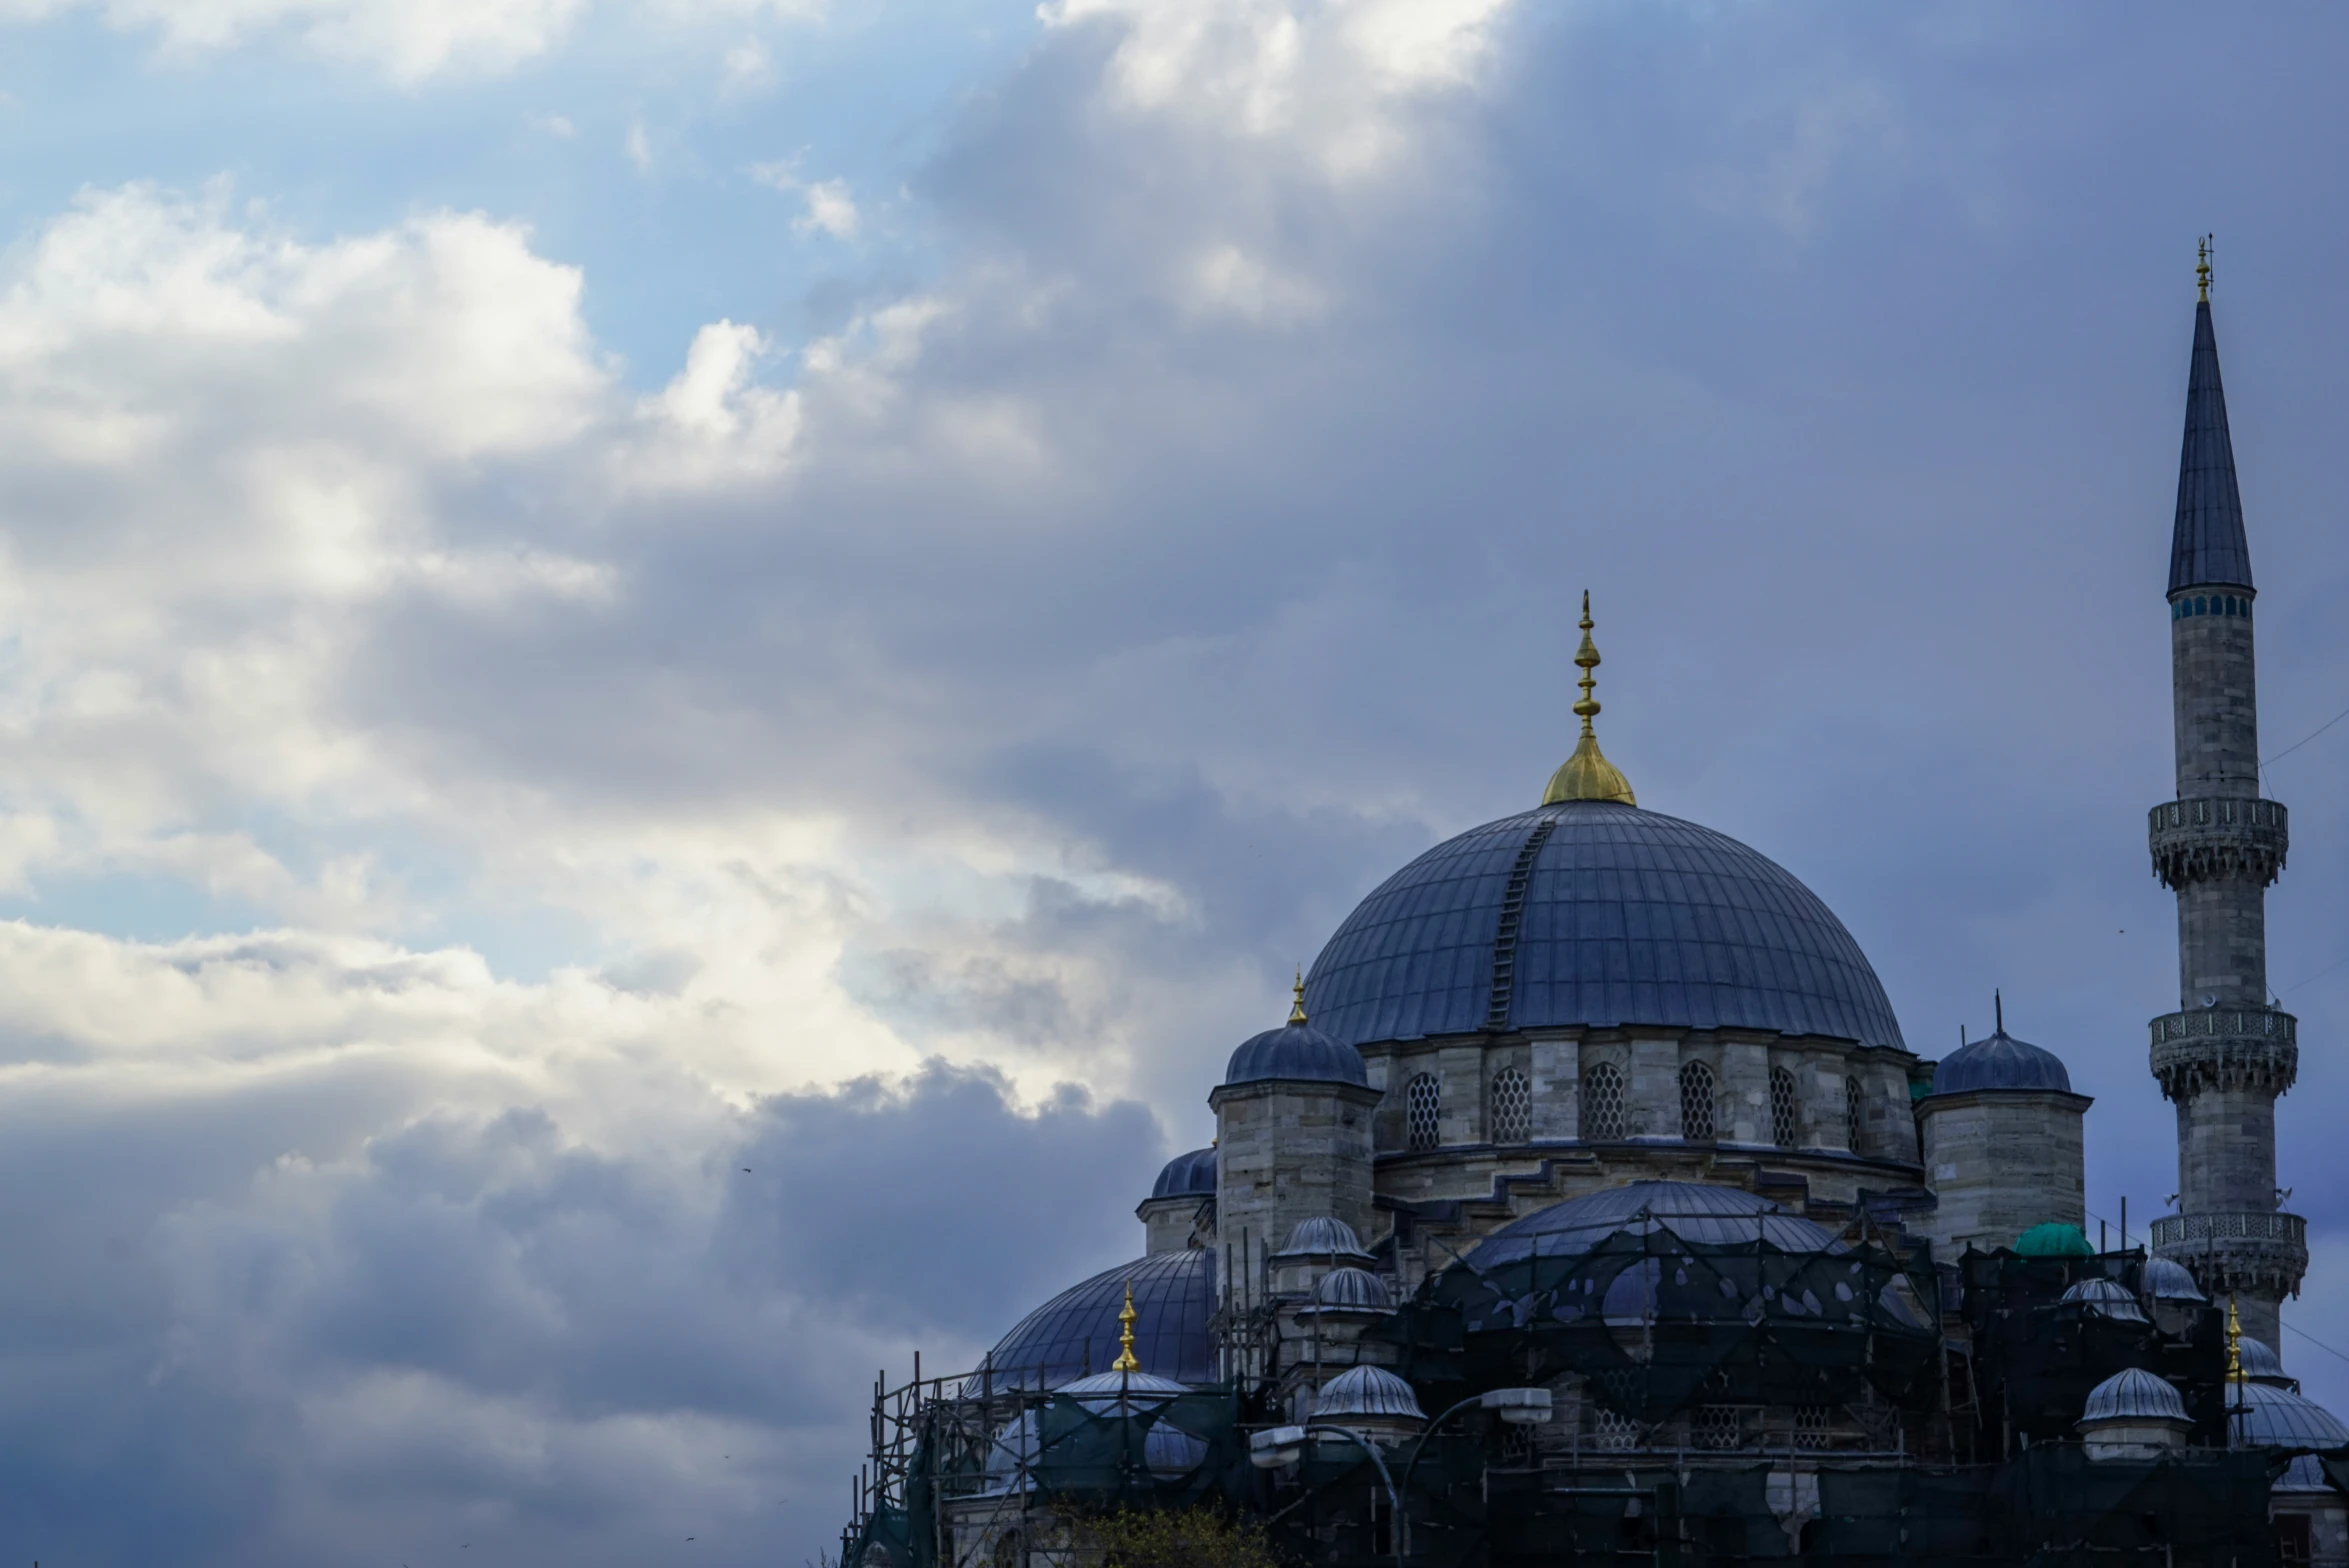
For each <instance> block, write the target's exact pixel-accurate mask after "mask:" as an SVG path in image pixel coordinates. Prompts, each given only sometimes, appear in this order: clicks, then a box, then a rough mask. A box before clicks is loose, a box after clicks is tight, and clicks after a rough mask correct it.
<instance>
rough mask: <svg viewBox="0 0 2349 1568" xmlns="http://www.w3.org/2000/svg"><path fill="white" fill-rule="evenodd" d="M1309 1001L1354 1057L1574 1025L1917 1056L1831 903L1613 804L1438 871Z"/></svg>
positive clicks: (1419, 874)
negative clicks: (1795, 1041)
mask: <svg viewBox="0 0 2349 1568" xmlns="http://www.w3.org/2000/svg"><path fill="white" fill-rule="evenodd" d="M1305 995H1306V1000H1307V1002H1308V1003H1309V1004H1310V1006H1311V1009H1312V1016H1313V1021H1314V1023H1315V1024H1316V1025H1317V1026H1318V1027H1319V1028H1320V1029H1322V1030H1325V1031H1326V1032H1327V1033H1328V1034H1329V1035H1331V1036H1332V1037H1334V1038H1335V1039H1337V1040H1340V1041H1342V1042H1344V1043H1346V1044H1347V1045H1350V1046H1353V1045H1361V1044H1363V1043H1365V1042H1367V1041H1373V1040H1409V1039H1417V1038H1419V1037H1422V1036H1425V1035H1440V1034H1460V1033H1467V1032H1470V1031H1474V1030H1480V1029H1488V1028H1509V1029H1538V1028H1545V1027H1553V1026H1563V1025H1573V1024H1586V1025H1593V1026H1600V1027H1613V1026H1618V1025H1626V1024H1655V1025H1661V1026H1663V1027H1666V1028H1683V1029H1728V1028H1739V1029H1768V1030H1773V1031H1776V1032H1778V1033H1781V1034H1798V1035H1799V1034H1815V1035H1826V1036H1831V1037H1834V1038H1839V1039H1847V1040H1856V1041H1859V1042H1860V1043H1861V1044H1863V1045H1883V1046H1899V1045H1901V1044H1902V1041H1901V1034H1900V1024H1899V1022H1898V1021H1897V1020H1896V1019H1895V1018H1894V1017H1893V1013H1892V1004H1891V1003H1890V1002H1889V1001H1888V1000H1887V999H1886V998H1885V995H1884V987H1883V985H1882V983H1881V982H1879V981H1878V980H1877V978H1876V972H1875V970H1873V969H1872V968H1870V967H1869V965H1868V960H1867V957H1866V955H1865V954H1863V953H1862V952H1861V951H1860V947H1859V944H1858V943H1857V942H1855V941H1853V940H1852V937H1851V933H1850V932H1849V931H1846V930H1845V929H1844V928H1843V923H1842V922H1841V921H1839V920H1837V919H1836V918H1835V915H1834V912H1833V911H1831V910H1830V909H1828V907H1827V906H1826V905H1825V904H1824V903H1822V902H1820V900H1819V898H1818V895H1816V894H1814V893H1813V892H1812V891H1811V890H1810V889H1809V888H1807V887H1804V886H1803V885H1802V883H1800V882H1798V881H1796V880H1795V878H1794V877H1793V876H1791V875H1789V874H1788V873H1787V872H1786V870H1785V869H1784V868H1782V867H1780V866H1778V865H1777V864H1776V863H1774V862H1772V861H1771V860H1769V859H1768V858H1766V857H1765V856H1763V855H1760V854H1757V853H1756V852H1755V851H1753V850H1751V849H1748V848H1747V847H1746V846H1745V845H1743V844H1740V843H1738V842H1737V841H1736V840H1735V839H1733V838H1729V837H1727V836H1726V835H1724V834H1720V833H1716V832H1714V831H1713V830H1712V829H1710V828H1705V827H1699V826H1698V825H1697V824H1695V823H1693V822H1683V821H1681V820H1680V819H1679V818H1677V817H1667V816H1664V815H1662V814H1661V813H1658V812H1653V811H1642V810H1640V809H1639V808H1638V807H1636V806H1628V805H1620V804H1616V803H1613V802H1608V801H1592V800H1569V801H1560V802H1557V803H1554V804H1550V805H1544V806H1540V807H1537V808H1536V809H1534V810H1532V811H1527V812H1521V813H1519V814H1518V815H1516V816H1513V817H1504V818H1502V819H1501V820H1500V821H1498V822H1490V823H1487V824H1485V825H1484V826H1483V827H1480V828H1475V829H1472V830H1470V831H1469V832H1466V833H1463V834H1461V835H1460V836H1459V837H1457V838H1454V839H1450V840H1447V841H1446V842H1444V843H1442V844H1439V845H1437V846H1436V847H1435V848H1433V849H1431V850H1429V851H1428V852H1427V853H1426V854H1424V855H1421V856H1420V857H1419V858H1418V859H1417V860H1414V861H1412V862H1411V864H1409V865H1407V866H1405V867H1404V868H1403V869H1402V870H1400V871H1398V872H1396V873H1395V874H1394V875H1393V876H1391V877H1389V878H1388V879H1387V880H1386V881H1385V882H1384V883H1383V884H1381V885H1380V886H1379V888H1378V889H1377V890H1376V891H1374V892H1373V893H1372V894H1371V895H1370V896H1369V897H1368V898H1365V899H1364V900H1363V901H1362V902H1361V904H1360V905H1359V906H1357V907H1356V908H1355V910H1354V912H1353V913H1352V914H1351V915H1349V916H1347V917H1346V921H1345V924H1343V925H1341V926H1340V927H1338V931H1337V934H1336V935H1335V936H1333V937H1331V938H1330V941H1329V945H1328V946H1327V947H1325V948H1323V949H1322V950H1321V956H1320V957H1319V958H1317V959H1316V960H1314V964H1313V970H1312V973H1311V974H1310V975H1309V976H1308V977H1307V979H1306V982H1305Z"/></svg>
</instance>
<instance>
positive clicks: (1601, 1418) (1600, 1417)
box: [1586, 1402, 1639, 1449]
mask: <svg viewBox="0 0 2349 1568" xmlns="http://www.w3.org/2000/svg"><path fill="white" fill-rule="evenodd" d="M1586 1408H1588V1409H1589V1411H1590V1444H1591V1447H1593V1448H1608V1449H1620V1448H1637V1447H1638V1446H1639V1423H1638V1422H1636V1421H1634V1420H1632V1419H1631V1417H1629V1416H1619V1415H1617V1414H1616V1413H1615V1412H1614V1411H1612V1410H1609V1409H1608V1408H1607V1407H1606V1406H1605V1405H1602V1404H1598V1403H1595V1402H1594V1403H1592V1404H1591V1405H1589V1406H1587V1407H1586Z"/></svg>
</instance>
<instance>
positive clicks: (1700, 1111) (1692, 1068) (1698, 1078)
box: [1680, 1062, 1713, 1143]
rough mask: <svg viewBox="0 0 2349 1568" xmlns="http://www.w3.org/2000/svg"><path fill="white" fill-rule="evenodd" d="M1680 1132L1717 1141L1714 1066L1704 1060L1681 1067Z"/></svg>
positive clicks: (1694, 1139) (1698, 1139)
mask: <svg viewBox="0 0 2349 1568" xmlns="http://www.w3.org/2000/svg"><path fill="white" fill-rule="evenodd" d="M1680 1136H1682V1137H1683V1138H1686V1139H1689V1140H1690V1141H1691V1142H1694V1143H1711V1142H1712V1141H1713V1069H1711V1068H1710V1067H1707V1066H1706V1065H1705V1064H1704V1063H1702V1062H1690V1063H1689V1064H1688V1065H1687V1066H1685V1067H1683V1068H1681V1069H1680Z"/></svg>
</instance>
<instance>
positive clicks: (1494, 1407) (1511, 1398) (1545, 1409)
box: [1395, 1388, 1555, 1568]
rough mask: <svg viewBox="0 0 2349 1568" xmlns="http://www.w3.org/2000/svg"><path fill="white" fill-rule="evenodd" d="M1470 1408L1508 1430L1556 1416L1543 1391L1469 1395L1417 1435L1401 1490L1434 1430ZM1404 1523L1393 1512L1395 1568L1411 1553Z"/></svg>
mask: <svg viewBox="0 0 2349 1568" xmlns="http://www.w3.org/2000/svg"><path fill="white" fill-rule="evenodd" d="M1471 1405H1473V1406H1475V1407H1476V1408H1478V1409H1480V1410H1490V1411H1491V1412H1492V1413H1493V1414H1494V1415H1497V1416H1499V1417H1500V1418H1501V1419H1502V1420H1503V1421H1506V1422H1508V1423H1509V1424H1510V1425H1511V1426H1538V1425H1540V1424H1541V1423H1542V1422H1544V1421H1547V1420H1549V1419H1550V1417H1551V1415H1552V1414H1553V1413H1554V1412H1555V1406H1553V1405H1552V1404H1551V1402H1550V1391H1549V1390H1548V1389H1546V1388H1488V1389H1486V1390H1485V1391H1484V1392H1483V1393H1481V1394H1471V1395H1469V1396H1468V1397H1467V1398H1466V1399H1463V1400H1461V1401H1460V1402H1459V1403H1458V1404H1456V1405H1454V1406H1453V1407H1452V1408H1451V1409H1449V1410H1447V1411H1445V1412H1444V1413H1443V1414H1442V1415H1440V1416H1437V1417H1436V1418H1435V1419H1434V1420H1433V1421H1430V1422H1429V1423H1428V1424H1427V1430H1426V1431H1424V1432H1422V1433H1420V1434H1419V1441H1418V1442H1417V1443H1415V1444H1413V1445H1412V1448H1411V1462H1410V1463H1409V1464H1407V1465H1405V1466H1404V1467H1403V1490H1405V1491H1409V1490H1410V1489H1411V1472H1412V1471H1414V1470H1416V1469H1418V1468H1419V1456H1420V1455H1421V1454H1424V1453H1426V1452H1427V1440H1428V1439H1429V1438H1431V1437H1433V1436H1435V1431H1436V1428H1437V1427H1439V1426H1442V1425H1443V1424H1444V1423H1445V1422H1446V1421H1449V1420H1451V1419H1452V1417H1454V1416H1456V1415H1458V1414H1459V1413H1460V1412H1461V1411H1463V1410H1466V1409H1468V1408H1469V1407H1470V1406H1471ZM1407 1523H1408V1521H1406V1520H1405V1519H1404V1517H1403V1510H1402V1509H1401V1508H1400V1507H1398V1508H1396V1510H1395V1563H1396V1568H1401V1565H1402V1562H1403V1556H1404V1553H1406V1552H1407V1551H1409V1550H1410V1543H1409V1541H1408V1540H1406V1539H1405V1525H1406V1524H1407Z"/></svg>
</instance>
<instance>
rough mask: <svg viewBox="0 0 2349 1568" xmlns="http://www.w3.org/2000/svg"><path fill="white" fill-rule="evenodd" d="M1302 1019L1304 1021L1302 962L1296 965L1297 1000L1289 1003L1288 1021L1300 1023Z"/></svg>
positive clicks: (1303, 967) (1303, 974)
mask: <svg viewBox="0 0 2349 1568" xmlns="http://www.w3.org/2000/svg"><path fill="white" fill-rule="evenodd" d="M1304 1021H1305V966H1304V965H1303V964H1299V965H1298V966H1297V1000H1296V1001H1294V1002H1292V1003H1290V1004H1289V1022H1290V1023H1292V1024H1301V1023H1303V1022H1304Z"/></svg>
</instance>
